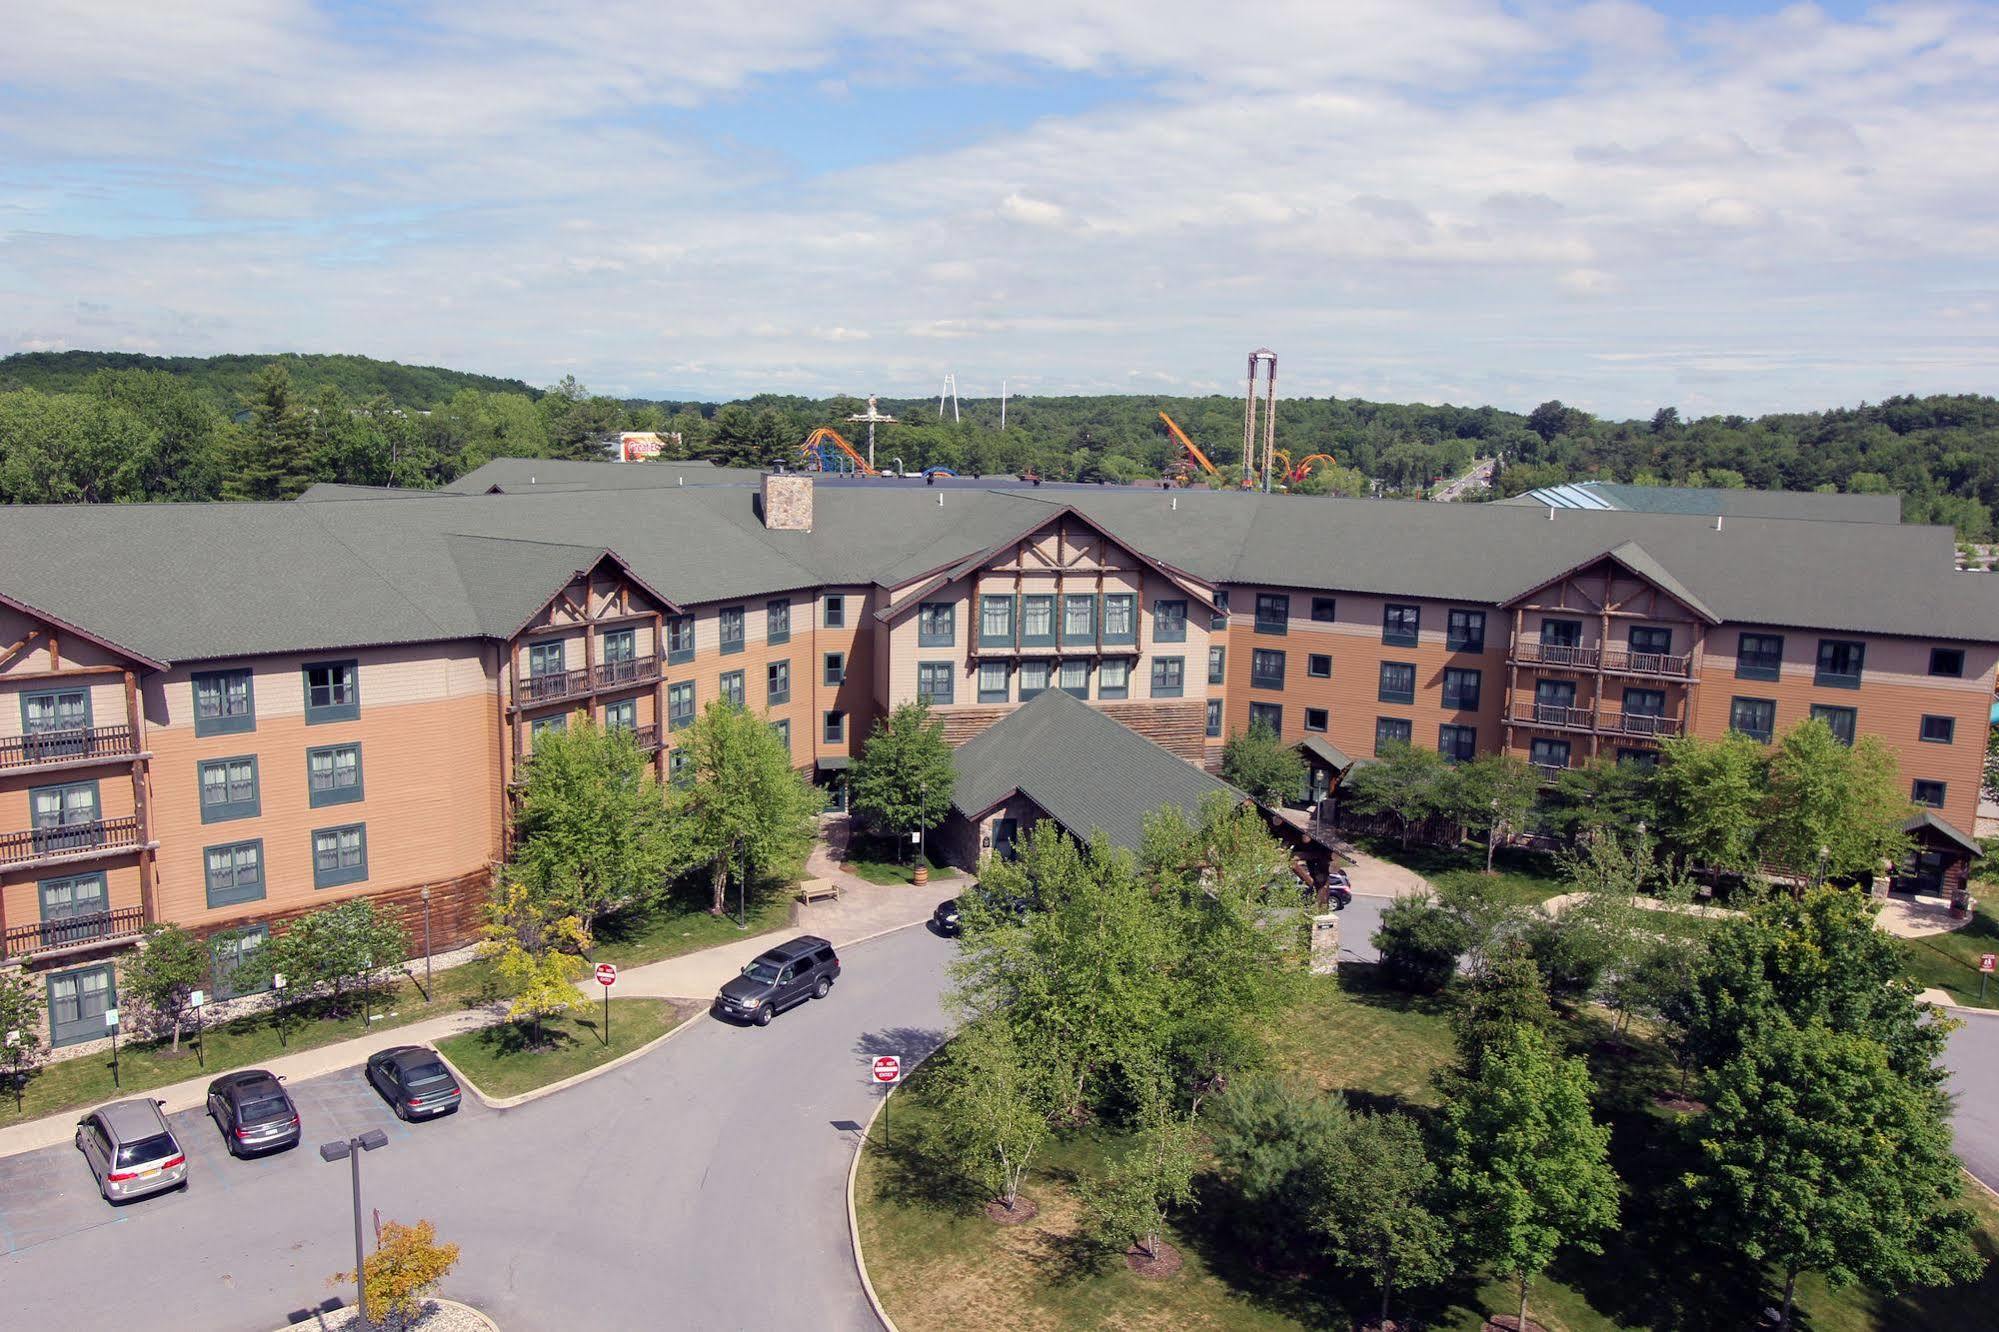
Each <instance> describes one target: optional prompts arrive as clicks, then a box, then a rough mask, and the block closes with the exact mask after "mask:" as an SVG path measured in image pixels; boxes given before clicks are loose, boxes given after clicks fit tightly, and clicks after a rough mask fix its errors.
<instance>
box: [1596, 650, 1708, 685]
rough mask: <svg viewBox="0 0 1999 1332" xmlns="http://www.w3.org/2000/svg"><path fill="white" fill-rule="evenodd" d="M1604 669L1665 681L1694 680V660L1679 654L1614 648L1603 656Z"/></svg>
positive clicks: (1620, 673)
mask: <svg viewBox="0 0 1999 1332" xmlns="http://www.w3.org/2000/svg"><path fill="white" fill-rule="evenodd" d="M1603 668H1604V669H1605V670H1606V671H1614V672H1616V673H1617V674H1619V675H1648V676H1655V677H1657V678H1660V679H1665V680H1691V679H1693V678H1694V659H1693V658H1692V657H1691V656H1688V655H1687V654H1685V653H1678V652H1632V651H1630V650H1629V649H1627V648H1615V647H1614V648H1611V649H1610V650H1609V651H1607V652H1605V653H1604V654H1603Z"/></svg>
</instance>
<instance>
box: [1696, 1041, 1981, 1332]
mask: <svg viewBox="0 0 1999 1332" xmlns="http://www.w3.org/2000/svg"><path fill="white" fill-rule="evenodd" d="M1702 1087H1703V1095H1704V1097H1705V1099H1706V1100H1707V1103H1708V1107H1709V1108H1708V1113H1707V1115H1706V1116H1705V1117H1704V1118H1703V1119H1702V1120H1701V1122H1700V1127H1699V1135H1700V1153H1701V1160H1700V1164H1699V1166H1698V1167H1697V1168H1696V1169H1695V1170H1693V1171H1691V1172H1689V1173H1688V1175H1687V1176H1686V1181H1685V1182H1686V1185H1687V1187H1688V1189H1689V1190H1690V1192H1691V1194H1692V1197H1693V1199H1694V1202H1695V1204H1696V1205H1697V1206H1698V1207H1699V1208H1700V1209H1701V1210H1702V1212H1703V1213H1704V1215H1705V1217H1706V1222H1707V1224H1709V1225H1711V1226H1713V1227H1714V1238H1715V1239H1716V1240H1717V1241H1719V1242H1721V1243H1723V1244H1726V1245H1728V1246H1729V1247H1731V1248H1732V1249H1735V1250H1736V1251H1738V1252H1741V1253H1743V1254H1745V1255H1746V1256H1748V1257H1749V1258H1751V1259H1754V1260H1756V1261H1758V1262H1762V1263H1767V1264H1769V1265H1770V1266H1771V1267H1772V1268H1773V1269H1774V1270H1775V1271H1776V1273H1777V1276H1778V1278H1779V1279H1780V1280H1781V1281H1782V1283H1783V1288H1784V1299H1783V1308H1782V1317H1781V1318H1780V1320H1779V1322H1778V1326H1779V1327H1789V1326H1790V1325H1791V1311H1792V1304H1793V1298H1794V1295H1795V1293H1796V1290H1797V1283H1798V1277H1799V1276H1800V1275H1801V1274H1803V1273H1805V1272H1817V1273H1819V1274H1821V1275H1823V1276H1824V1277H1825V1279H1826V1281H1827V1282H1828V1284H1830V1285H1833V1286H1835V1287H1837V1286H1844V1285H1848V1284H1851V1283H1853V1282H1864V1283H1866V1284H1868V1285H1871V1286H1876V1287H1878V1288H1880V1289H1881V1290H1884V1291H1890V1292H1893V1291H1899V1290H1902V1289H1905V1288H1907V1287H1909V1286H1935V1285H1948V1284H1950V1283H1952V1282H1955V1281H1963V1280H1969V1279H1971V1278H1972V1277H1974V1276H1976V1275H1977V1273H1978V1272H1979V1270H1980V1269H1981V1268H1982V1267H1983V1266H1984V1260H1983V1258H1982V1257H1981V1256H1980V1255H1979V1254H1978V1252H1977V1250H1976V1248H1975V1246H1974V1244H1973V1242H1972V1232H1973V1229H1974V1226H1973V1223H1972V1218H1971V1215H1970V1213H1969V1212H1968V1211H1966V1210H1965V1209H1964V1208H1962V1207H1960V1206H1958V1205H1957V1199H1958V1195H1959V1190H1960V1187H1961V1183H1960V1181H1961V1173H1962V1172H1961V1169H1960V1167H1959V1165H1958V1161H1957V1158H1956V1156H1955V1155H1953V1154H1952V1152H1951V1139H1950V1102H1949V1098H1948V1097H1946V1096H1945V1095H1944V1094H1943V1092H1942V1090H1941V1089H1940V1088H1938V1087H1936V1086H1935V1085H1933V1084H1931V1083H1929V1082H1928V1081H1926V1080H1925V1081H1912V1080H1911V1079H1909V1078H1907V1077H1905V1076H1904V1075H1903V1074H1901V1073H1898V1072H1897V1071H1896V1069H1895V1067H1894V1061H1893V1060H1892V1059H1891V1058H1890V1056H1889V1052H1888V1050H1887V1049H1886V1048H1885V1047H1884V1046H1882V1044H1881V1043H1880V1042H1879V1041H1877V1040H1875V1039H1873V1038H1871V1037H1869V1036H1866V1035H1863V1034H1860V1033H1858V1032H1845V1031H1836V1030H1832V1029H1830V1028H1828V1027H1826V1026H1824V1025H1820V1024H1816V1023H1814V1024H1813V1025H1810V1026H1806V1027H1798V1026H1794V1025H1793V1024H1792V1023H1791V1022H1789V1021H1788V1020H1785V1019H1784V1018H1782V1017H1775V1016H1772V1017H1769V1018H1768V1019H1767V1020H1762V1021H1756V1022H1752V1023H1750V1024H1748V1025H1747V1026H1745V1028H1744V1030H1743V1033H1742V1040H1741V1042H1740V1043H1739V1044H1738V1046H1737V1047H1736V1050H1735V1052H1734V1054H1733V1055H1732V1056H1731V1057H1730V1058H1728V1059H1727V1060H1726V1061H1725V1062H1723V1063H1722V1064H1720V1065H1719V1066H1717V1067H1715V1068H1713V1069H1712V1070H1710V1071H1709V1073H1708V1075H1707V1077H1706V1078H1705V1079H1704V1081H1703V1084H1702Z"/></svg>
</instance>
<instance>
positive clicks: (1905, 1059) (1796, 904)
mask: <svg viewBox="0 0 1999 1332" xmlns="http://www.w3.org/2000/svg"><path fill="white" fill-rule="evenodd" d="M1921 988H1922V987H1921V986H1920V985H1918V984H1917V983H1916V981H1915V980H1914V979H1913V978H1912V977H1910V976H1909V974H1908V972H1907V970H1906V968H1905V967H1904V965H1903V962H1902V954H1901V953H1900V952H1899V951H1897V949H1896V947H1895V941H1894V940H1893V939H1891V938H1889V937H1888V935H1887V934H1885V933H1883V932H1882V931H1880V930H1877V929H1875V928H1874V908H1873V906H1872V905H1871V904H1870V903H1869V902H1867V901H1866V899H1864V898H1862V897H1860V896H1858V895H1857V894H1855V893H1853V892H1851V891H1849V890H1846V889H1841V888H1819V889H1816V890H1814V891H1811V892H1808V893H1806V894H1805V895H1804V896H1803V897H1802V898H1798V899H1793V898H1790V897H1780V898H1774V899H1771V900H1770V901H1767V902H1762V903H1759V904H1757V905H1756V906H1754V907H1752V908H1750V910H1749V912H1748V914H1746V915H1744V916H1740V917H1736V918H1733V919H1730V920H1727V921H1724V922H1722V923H1720V924H1719V925H1717V926H1716V927H1715V929H1714V930H1713V931H1712V933H1711V934H1710V936H1709V940H1708V946H1707V949H1706V951H1705V952H1704V953H1703V954H1702V956H1701V957H1700V959H1699V962H1698V964H1697V965H1696V966H1695V967H1694V969H1693V977H1692V984H1691V986H1690V987H1689V988H1688V990H1687V993H1686V995H1685V997H1684V998H1683V999H1682V1000H1681V1001H1680V1005H1681V1006H1680V1008H1679V1009H1678V1010H1677V1011H1676V1012H1675V1014H1674V1018H1675V1020H1676V1021H1678V1022H1680V1023H1681V1024H1682V1025H1684V1026H1685V1027H1686V1029H1687V1032H1688V1042H1689V1047H1690V1049H1691V1050H1692V1052H1693V1055H1694V1057H1695V1059H1696V1061H1697V1062H1698V1064H1699V1065H1700V1066H1701V1067H1703V1068H1709V1069H1713V1068H1719V1067H1721V1066H1722V1065H1723V1064H1726V1063H1728V1062H1729V1061H1730V1060H1732V1059H1734V1058H1735V1057H1736V1055H1737V1054H1738V1053H1740V1051H1741V1050H1742V1048H1743V1046H1744V1044H1745V1043H1746V1042H1747V1040H1748V1037H1749V1033H1750V1032H1751V1031H1753V1030H1754V1029H1755V1028H1756V1027H1757V1026H1758V1025H1760V1024H1764V1023H1769V1022H1777V1021H1784V1022H1789V1023H1790V1024H1791V1025H1792V1026H1795V1027H1809V1026H1825V1027H1829V1028H1831V1029H1833V1030H1835V1031H1843V1032H1850V1033H1853V1034H1855V1035H1860V1036H1866V1037H1868V1038H1870V1039H1872V1040H1874V1041H1877V1042H1879V1043H1880V1045H1881V1046H1882V1048H1883V1049H1885V1050H1886V1051H1887V1052H1888V1057H1889V1059H1890V1061H1891V1062H1892V1063H1893V1065H1894V1067H1895V1069H1896V1071H1897V1072H1898V1073H1900V1074H1901V1075H1902V1076H1903V1077H1906V1078H1908V1079H1909V1080H1910V1081H1912V1082H1914V1083H1917V1084H1919V1085H1924V1086H1931V1087H1934V1086H1938V1085H1940V1084H1941V1083H1942V1081H1943V1079H1944V1078H1945V1077H1946V1076H1947V1074H1946V1073H1945V1072H1944V1071H1943V1070H1942V1068H1941V1067H1940V1060H1941V1059H1942V1056H1943V1049H1944V1043H1945V1038H1946V1037H1947V1035H1948V1033H1949V1027H1950V1024H1949V1023H1948V1022H1943V1021H1938V1020H1936V1018H1935V1010H1934V1009H1932V1008H1931V1007H1930V1006H1929V1005H1928V1004H1925V1003H1922V1002H1921V1001H1920V1000H1919V999H1918V997H1917V996H1918V995H1919V994H1920V993H1921Z"/></svg>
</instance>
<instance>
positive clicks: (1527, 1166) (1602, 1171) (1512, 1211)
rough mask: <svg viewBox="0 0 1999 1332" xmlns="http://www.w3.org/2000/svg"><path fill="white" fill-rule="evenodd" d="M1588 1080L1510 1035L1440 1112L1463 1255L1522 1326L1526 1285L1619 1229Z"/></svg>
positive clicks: (1540, 1047)
mask: <svg viewBox="0 0 1999 1332" xmlns="http://www.w3.org/2000/svg"><path fill="white" fill-rule="evenodd" d="M1590 1093H1591V1085H1590V1077H1589V1070H1588V1068H1587V1067H1586V1066H1585V1065H1584V1064H1583V1062H1582V1060H1580V1059H1572V1058H1568V1057H1566V1056H1562V1055H1558V1054H1556V1053H1555V1052H1554V1051H1552V1050H1551V1049H1550V1048H1549V1047H1548V1042H1547V1039H1546V1038H1545V1037H1544V1036H1542V1035H1541V1033H1540V1032H1538V1031H1534V1030H1533V1029H1531V1028H1529V1027H1525V1026H1515V1027H1513V1028H1512V1029H1511V1030H1509V1031H1507V1032H1506V1033H1505V1034H1504V1035H1503V1036H1501V1037H1500V1038H1499V1040H1498V1041H1496V1042H1495V1043H1494V1044H1493V1045H1491V1046H1489V1047H1487V1049H1486V1051H1485V1057H1484V1058H1483V1060H1482V1061H1481V1062H1480V1065H1479V1068H1478V1070H1477V1072H1476V1074H1475V1075H1474V1076H1471V1077H1469V1078H1466V1079H1465V1080H1464V1081H1463V1082H1462V1084H1461V1085H1460V1087H1459V1088H1458V1090H1457V1094H1456V1095H1454V1096H1452V1097H1451V1099H1450V1100H1449V1101H1448V1102H1447V1103H1446V1104H1445V1106H1444V1109H1443V1113H1442V1116H1441V1118H1440V1123H1439V1152H1438V1160H1439V1164H1440V1166H1441V1170H1442V1175H1443V1179H1444V1184H1445V1187H1446V1188H1447V1189H1448V1190H1449V1192H1450V1194H1451V1195H1452V1197H1453V1198H1454V1199H1455V1201H1456V1204H1457V1208H1458V1214H1459V1218H1460V1225H1461V1227H1462V1231H1463V1236H1464V1239H1465V1241H1466V1244H1467V1246H1468V1248H1469V1250H1470V1251H1471V1252H1472V1253H1473V1254H1474V1255H1476V1256H1477V1257H1478V1258H1479V1259H1480V1260H1481V1261H1483V1262H1484V1263H1486V1264H1488V1265H1489V1266H1491V1267H1492V1268H1493V1269H1494V1270H1496V1271H1498V1272H1501V1273H1504V1274H1505V1275H1507V1276H1509V1277H1511V1278H1512V1280H1513V1281H1514V1283H1515V1284H1516V1286H1517V1287H1518V1289H1519V1292H1520V1306H1519V1320H1520V1321H1519V1326H1520V1327H1522V1328H1525V1327H1526V1326H1527V1294H1528V1288H1529V1286H1530V1284H1531V1283H1532V1281H1533V1279H1534V1278H1535V1277H1536V1276H1538V1275H1539V1274H1540V1273H1542V1272H1543V1271H1546V1270H1547V1267H1548V1265H1549V1264H1550V1263H1551V1262H1553V1261H1554V1259H1555V1255H1556V1254H1557V1253H1559V1252H1560V1251H1561V1250H1562V1249H1563V1248H1564V1247H1567V1246H1574V1247H1576V1248H1579V1249H1582V1250H1584V1251H1585V1252H1589V1253H1595V1252H1597V1251H1598V1250H1599V1248H1600V1245H1599V1243H1598V1241H1597V1239H1596V1236H1597V1235H1598V1234H1599V1233H1601V1232H1602V1231H1603V1230H1605V1229H1607V1228H1608V1227H1609V1226H1610V1225H1611V1224H1613V1223H1614V1222H1615V1221H1616V1220H1617V1176H1616V1175H1615V1174H1613V1173H1612V1171H1611V1168H1610V1159H1609V1149H1610V1130H1609V1128H1608V1127H1606V1126H1604V1125H1601V1124H1598V1123H1597V1122H1596V1120H1595V1118H1594V1117H1593V1116H1592V1115H1591V1113H1590Z"/></svg>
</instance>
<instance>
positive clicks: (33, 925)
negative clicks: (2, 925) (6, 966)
mask: <svg viewBox="0 0 1999 1332" xmlns="http://www.w3.org/2000/svg"><path fill="white" fill-rule="evenodd" d="M145 923H146V912H145V909H144V908H143V907H135V906H132V907H119V908H118V909H117V910H116V911H97V912H93V913H91V914H90V915H87V916H65V917H60V918H58V919H55V920H43V921H30V922H29V923H28V924H26V925H15V926H11V927H9V929H8V930H7V932H6V934H5V935H4V936H0V959H4V960H10V961H11V960H12V959H14V958H17V957H28V956H31V955H33V954H35V953H42V952H47V951H48V950H50V949H52V948H69V947H72V946H74V945H76V944H87V943H94V942H96V941H97V940H100V939H122V938H127V937H129V936H131V935H135V934H137V933H139V932H140V930H141V929H143V928H144V927H145Z"/></svg>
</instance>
